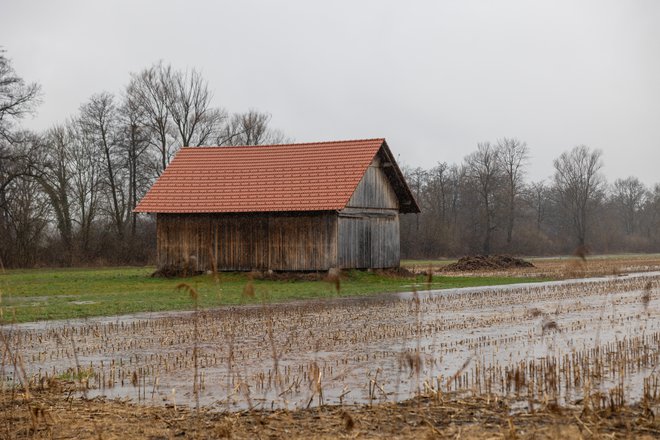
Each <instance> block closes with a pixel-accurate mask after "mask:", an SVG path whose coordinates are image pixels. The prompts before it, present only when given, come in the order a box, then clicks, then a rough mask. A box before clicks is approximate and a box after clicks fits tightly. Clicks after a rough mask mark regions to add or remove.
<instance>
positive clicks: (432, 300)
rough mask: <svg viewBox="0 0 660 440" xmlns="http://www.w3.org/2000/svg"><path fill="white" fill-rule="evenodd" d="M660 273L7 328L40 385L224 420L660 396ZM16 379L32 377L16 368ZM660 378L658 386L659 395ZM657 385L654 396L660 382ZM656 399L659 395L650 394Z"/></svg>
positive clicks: (12, 375) (9, 376) (10, 374)
mask: <svg viewBox="0 0 660 440" xmlns="http://www.w3.org/2000/svg"><path fill="white" fill-rule="evenodd" d="M659 285H660V272H651V273H642V274H630V275H625V276H609V277H601V278H591V279H579V280H564V281H557V282H549V283H542V284H528V285H516V286H499V287H488V288H468V289H455V290H442V291H430V292H423V293H421V292H420V293H419V294H417V293H407V294H385V295H380V296H377V297H369V298H360V299H332V300H327V301H323V300H321V301H306V302H297V303H288V304H278V305H263V306H244V307H227V308H221V309H217V310H212V311H200V312H197V313H195V312H186V313H181V312H176V313H157V314H139V315H133V316H121V317H106V318H95V319H87V320H80V321H68V322H45V323H31V324H23V325H15V326H10V327H7V326H5V327H4V328H3V332H4V333H5V335H8V336H9V339H10V340H11V341H12V346H14V347H16V349H17V352H19V353H21V356H22V359H23V365H24V368H25V371H26V374H27V376H29V377H31V378H32V379H33V383H42V384H43V383H47V380H48V378H53V377H55V378H57V379H58V380H60V381H71V382H76V383H77V384H79V385H82V386H83V387H84V388H87V391H86V392H85V394H86V395H87V396H88V397H94V396H98V395H105V396H108V397H127V398H130V399H132V400H134V401H136V402H137V401H139V402H145V403H148V404H159V405H160V404H165V405H181V404H187V405H193V406H194V405H196V404H197V401H199V404H200V405H202V406H205V407H208V408H215V409H219V410H230V411H231V410H237V409H244V408H264V409H270V408H288V409H298V408H306V407H310V406H317V405H319V404H339V403H342V404H352V403H358V404H360V403H375V402H392V401H401V400H405V399H408V398H410V397H412V396H414V395H416V394H417V393H424V394H427V395H428V394H435V395H439V394H442V393H447V392H455V391H458V392H460V393H465V394H470V395H476V396H483V395H501V396H508V397H509V398H513V399H514V400H515V399H518V401H519V402H520V405H521V407H524V408H525V409H528V407H529V406H534V405H535V404H540V403H547V402H548V401H557V402H558V403H560V404H572V403H575V402H577V401H580V400H581V399H582V397H583V395H584V394H585V392H586V393H589V394H595V395H598V396H601V397H600V400H601V401H602V402H603V404H605V403H606V402H607V401H614V400H616V399H622V400H625V401H626V402H635V401H639V400H640V399H642V397H643V396H644V394H645V393H649V392H651V393H652V392H654V390H655V392H656V393H660V390H658V383H657V378H658V375H657V368H656V366H657V364H658V361H659V360H660V294H659V287H658V286H659ZM3 376H4V377H5V380H7V381H13V380H17V379H18V378H19V376H20V371H18V370H16V371H15V370H14V369H12V368H10V367H9V366H7V365H5V366H4V372H3ZM654 380H655V382H653V381H654ZM654 384H655V385H654ZM654 387H655V388H654Z"/></svg>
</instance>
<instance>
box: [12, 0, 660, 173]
mask: <svg viewBox="0 0 660 440" xmlns="http://www.w3.org/2000/svg"><path fill="white" fill-rule="evenodd" d="M0 45H2V46H4V48H5V49H6V51H7V56H9V57H10V58H11V59H12V60H13V64H14V68H15V69H16V71H17V72H18V73H19V74H20V75H21V76H23V77H24V78H25V79H27V80H30V81H37V82H39V83H41V84H42V86H43V91H44V103H43V105H42V106H41V107H40V109H39V114H38V115H37V116H36V117H35V118H34V119H32V120H29V121H26V123H25V125H26V126H28V127H31V128H48V127H50V126H51V125H52V124H54V123H57V122H61V121H63V120H64V119H65V118H66V117H67V116H69V115H71V114H73V113H75V112H76V111H77V109H78V107H79V105H80V104H81V103H82V102H84V101H85V100H86V99H87V98H88V97H89V96H90V95H92V94H93V93H96V92H100V91H104V90H106V91H110V92H115V93H119V92H121V90H122V87H123V86H124V85H125V84H126V83H127V81H128V78H129V72H136V71H139V70H141V69H142V68H145V67H147V66H149V65H151V64H152V63H153V62H155V61H158V60H160V59H162V60H164V61H166V62H169V63H172V65H173V66H175V67H177V68H182V69H184V68H188V67H190V68H192V67H194V68H196V69H198V70H201V71H202V72H203V74H204V76H205V77H206V78H207V79H208V81H209V83H210V86H211V88H212V90H213V91H214V93H215V104H216V105H218V106H221V107H224V108H226V109H227V110H229V111H232V112H235V111H245V110H247V109H249V108H256V109H259V110H261V111H266V112H269V113H271V114H272V116H273V118H272V124H273V126H274V127H276V128H280V129H281V130H283V131H284V132H285V133H286V134H287V135H288V136H290V137H292V138H294V139H295V140H296V141H301V142H302V141H320V140H335V139H336V140H340V139H352V138H367V137H386V138H387V140H388V143H389V144H390V146H391V147H392V149H393V150H394V152H395V154H397V155H398V156H399V160H400V162H402V163H405V164H408V165H412V166H422V167H425V168H429V167H431V166H433V165H434V164H435V163H437V162H439V161H447V162H450V163H451V162H459V161H461V160H462V158H463V157H464V156H465V155H466V154H468V153H469V152H471V151H472V150H474V149H475V147H476V144H477V142H481V141H487V140H490V141H496V140H497V139H498V138H501V137H504V136H507V137H518V138H519V139H521V140H524V141H526V142H527V144H528V145H529V147H530V149H531V154H532V159H531V164H530V178H532V179H534V180H539V179H543V178H548V177H549V176H550V175H551V174H552V160H553V158H555V157H557V156H558V155H559V154H560V153H561V152H562V151H565V150H567V149H570V148H571V147H573V146H575V145H578V144H586V145H588V146H589V147H592V148H600V149H602V150H603V152H604V161H605V169H604V171H605V173H606V175H607V177H608V178H609V179H610V180H614V179H615V178H617V177H627V176H628V175H637V176H639V177H640V178H641V179H642V180H643V181H644V182H645V183H647V184H652V183H656V182H660V173H658V171H657V170H658V165H659V164H660V1H656V0H620V1H611V0H593V1H587V0H584V1H580V0H565V1H563V0H548V1H532V0H519V1H515V0H503V1H495V0H484V1H466V0H460V1H459V0H456V1H398V2H394V1H382V0H380V1H358V0H353V1H336V0H335V1H311V0H301V1H266V0H264V1H245V0H242V1H233V2H229V1H191V0H188V1H165V0H160V1H137V0H133V1H130V0H129V1H108V0H106V1H92V0H79V1H54V0H41V1H26V0H0Z"/></svg>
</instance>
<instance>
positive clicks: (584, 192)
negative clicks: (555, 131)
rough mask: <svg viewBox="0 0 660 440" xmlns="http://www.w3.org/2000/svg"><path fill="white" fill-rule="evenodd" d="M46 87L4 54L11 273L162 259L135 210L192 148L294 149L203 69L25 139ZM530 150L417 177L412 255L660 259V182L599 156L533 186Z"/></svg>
mask: <svg viewBox="0 0 660 440" xmlns="http://www.w3.org/2000/svg"><path fill="white" fill-rule="evenodd" d="M40 100H41V90H40V86H39V85H38V84H36V83H26V82H25V81H24V80H23V79H22V78H21V77H20V76H18V75H17V74H16V73H15V71H14V69H13V68H12V65H11V62H10V60H9V59H8V58H7V57H6V56H5V55H4V52H3V51H2V50H1V49H0V265H1V266H3V267H34V266H40V265H48V266H50V265H57V266H69V265H100V264H103V265H105V264H148V263H152V262H153V261H154V252H155V222H154V219H153V217H150V216H146V215H140V216H138V215H136V214H133V212H132V210H133V208H134V207H135V205H136V204H137V202H138V201H139V200H140V199H141V198H142V196H143V195H144V194H145V192H146V191H147V189H148V188H149V187H150V185H151V184H152V183H153V182H154V180H155V179H156V178H157V177H158V175H160V173H161V172H162V171H163V170H164V169H165V167H166V166H167V165H168V163H169V161H170V160H171V158H172V157H173V155H174V153H175V152H176V151H177V150H178V149H179V148H181V147H185V146H199V145H259V144H270V143H281V142H284V141H287V139H285V136H284V135H283V134H282V132H280V131H278V130H274V129H272V128H271V127H270V126H269V121H270V115H268V114H267V113H262V112H259V111H256V110H253V111H248V112H247V113H233V114H232V113H229V112H227V111H226V110H224V109H221V108H217V107H213V106H212V105H211V100H212V93H211V91H210V90H209V88H208V83H207V81H206V80H205V79H204V78H203V77H202V76H201V75H200V74H199V73H198V72H197V71H195V70H190V71H180V70H175V69H173V68H172V67H171V66H169V65H165V64H163V63H158V64H155V65H153V66H151V67H148V68H146V69H144V70H142V71H140V72H137V73H133V74H131V75H130V77H129V78H128V82H127V85H126V86H125V88H124V89H123V90H122V92H121V93H120V94H118V95H114V94H111V93H107V92H102V93H98V94H95V95H93V96H91V97H90V98H89V99H88V100H87V101H86V102H85V103H83V104H82V105H81V106H80V108H79V111H78V112H77V114H75V115H71V116H70V117H69V118H68V119H66V120H63V121H62V122H61V123H60V124H58V125H55V126H54V127H52V128H51V129H50V130H47V131H45V132H34V131H28V130H24V129H22V128H21V126H20V122H21V120H22V119H23V118H24V117H26V116H27V115H30V114H34V113H35V112H36V110H37V108H38V105H39V103H40ZM527 160H528V148H527V146H526V145H525V144H524V143H523V142H521V141H519V140H517V139H502V140H500V141H498V142H497V143H495V144H490V143H483V144H479V145H478V147H477V150H476V151H475V152H473V153H471V154H470V155H468V156H467V157H466V158H465V160H464V161H463V163H462V164H459V165H449V164H445V163H442V164H438V165H437V166H436V167H434V168H432V169H430V170H423V169H421V168H417V169H406V170H405V173H406V176H407V179H408V183H409V185H410V187H411V189H412V190H413V192H414V194H415V196H416V198H417V200H418V203H419V204H420V206H421V208H422V214H419V215H406V216H402V225H401V247H402V254H403V256H404V257H409V258H410V257H425V258H426V257H440V256H457V255H462V254H467V253H516V254H535V255H541V254H556V253H566V252H570V251H572V250H573V249H575V248H576V247H578V246H580V247H582V248H585V247H588V248H590V249H591V250H593V251H596V252H623V251H636V252H637V251H660V186H659V185H656V186H655V187H654V188H652V189H651V188H646V187H645V186H644V185H643V184H642V183H640V182H639V180H637V179H636V178H634V177H630V178H628V179H625V180H617V181H616V182H614V183H613V184H612V185H608V184H607V182H606V181H605V179H604V178H603V176H602V174H601V172H600V169H601V167H602V161H601V154H600V152H599V151H598V150H590V149H589V148H587V147H583V146H580V147H576V148H574V149H573V150H571V151H568V152H566V153H564V154H562V155H561V156H560V157H558V158H557V159H556V160H555V163H554V165H555V170H556V172H555V176H554V179H553V181H552V182H527V181H526V180H525V171H526V167H527V164H528V162H527Z"/></svg>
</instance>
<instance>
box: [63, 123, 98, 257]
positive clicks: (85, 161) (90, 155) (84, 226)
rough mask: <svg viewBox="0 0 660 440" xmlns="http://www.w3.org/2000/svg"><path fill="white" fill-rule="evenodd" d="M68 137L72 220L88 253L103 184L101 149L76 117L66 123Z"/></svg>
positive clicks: (83, 251)
mask: <svg viewBox="0 0 660 440" xmlns="http://www.w3.org/2000/svg"><path fill="white" fill-rule="evenodd" d="M67 131H68V132H69V135H68V136H69V139H71V144H69V147H70V157H71V172H72V176H73V177H72V185H71V186H72V198H73V201H74V202H73V206H74V207H75V216H74V222H75V223H76V224H77V225H78V237H79V243H80V250H81V251H82V253H83V255H87V254H89V252H90V248H91V244H92V243H91V239H92V228H93V226H94V222H95V220H96V218H97V215H98V211H99V204H100V192H101V187H102V177H101V175H102V166H103V163H102V152H101V151H100V149H99V148H98V145H97V144H96V143H95V142H94V140H93V138H91V137H88V136H86V132H85V130H83V129H82V128H81V124H80V121H79V120H73V121H71V122H70V123H68V124H67Z"/></svg>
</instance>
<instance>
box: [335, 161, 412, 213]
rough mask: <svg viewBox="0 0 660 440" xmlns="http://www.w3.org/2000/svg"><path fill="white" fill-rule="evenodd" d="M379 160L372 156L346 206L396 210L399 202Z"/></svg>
mask: <svg viewBox="0 0 660 440" xmlns="http://www.w3.org/2000/svg"><path fill="white" fill-rule="evenodd" d="M381 162H382V161H381V160H380V159H379V158H378V156H376V157H375V158H374V160H373V161H372V162H371V164H370V165H369V167H368V168H367V171H366V172H365V173H364V176H362V180H360V183H359V184H358V186H357V187H356V188H355V191H354V192H353V195H352V196H351V198H350V199H349V201H348V203H347V204H346V207H348V208H377V209H391V210H395V211H397V212H398V210H399V202H398V199H397V197H396V193H395V192H394V190H393V189H392V185H390V182H389V180H388V178H387V176H385V173H384V172H383V167H382V165H381Z"/></svg>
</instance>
